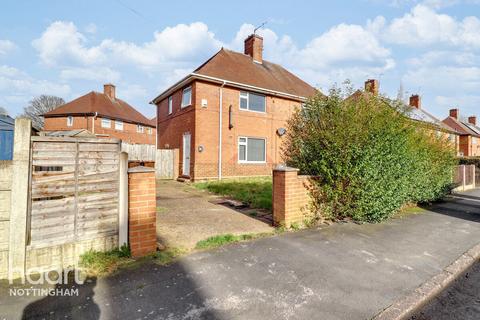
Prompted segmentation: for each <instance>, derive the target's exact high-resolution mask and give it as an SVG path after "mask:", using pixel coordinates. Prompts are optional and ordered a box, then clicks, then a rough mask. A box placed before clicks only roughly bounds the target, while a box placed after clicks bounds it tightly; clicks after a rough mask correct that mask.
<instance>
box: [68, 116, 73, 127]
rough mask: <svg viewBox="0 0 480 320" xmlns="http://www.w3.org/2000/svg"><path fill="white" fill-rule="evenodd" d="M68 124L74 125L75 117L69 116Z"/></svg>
mask: <svg viewBox="0 0 480 320" xmlns="http://www.w3.org/2000/svg"><path fill="white" fill-rule="evenodd" d="M67 126H68V127H71V126H73V117H72V116H68V117H67Z"/></svg>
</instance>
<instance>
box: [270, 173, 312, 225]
mask: <svg viewBox="0 0 480 320" xmlns="http://www.w3.org/2000/svg"><path fill="white" fill-rule="evenodd" d="M298 171H299V170H298V169H295V168H289V167H284V166H279V167H277V168H275V169H274V170H273V196H272V200H273V203H272V205H273V222H274V224H275V225H276V226H278V225H284V226H286V227H290V226H291V225H292V223H298V224H302V223H303V222H304V219H305V216H304V213H305V209H306V208H307V206H308V205H309V201H310V198H309V193H308V190H307V189H306V187H305V183H307V182H308V177H307V176H300V177H299V176H298Z"/></svg>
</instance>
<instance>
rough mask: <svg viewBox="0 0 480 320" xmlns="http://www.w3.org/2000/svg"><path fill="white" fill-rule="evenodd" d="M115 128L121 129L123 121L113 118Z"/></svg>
mask: <svg viewBox="0 0 480 320" xmlns="http://www.w3.org/2000/svg"><path fill="white" fill-rule="evenodd" d="M115 130H123V121H120V120H115Z"/></svg>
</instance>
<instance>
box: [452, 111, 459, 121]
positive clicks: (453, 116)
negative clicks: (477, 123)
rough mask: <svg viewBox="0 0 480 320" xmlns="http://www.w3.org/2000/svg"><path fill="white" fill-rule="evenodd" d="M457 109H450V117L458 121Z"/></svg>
mask: <svg viewBox="0 0 480 320" xmlns="http://www.w3.org/2000/svg"><path fill="white" fill-rule="evenodd" d="M458 113H459V112H458V109H450V117H452V118H454V119H456V120H458Z"/></svg>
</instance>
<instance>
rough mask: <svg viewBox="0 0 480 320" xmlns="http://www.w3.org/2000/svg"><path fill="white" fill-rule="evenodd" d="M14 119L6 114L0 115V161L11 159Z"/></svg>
mask: <svg viewBox="0 0 480 320" xmlns="http://www.w3.org/2000/svg"><path fill="white" fill-rule="evenodd" d="M14 130H15V119H13V118H12V117H10V116H9V115H6V114H0V160H12V158H13V134H14Z"/></svg>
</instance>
